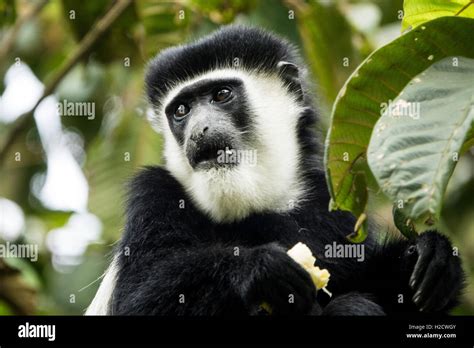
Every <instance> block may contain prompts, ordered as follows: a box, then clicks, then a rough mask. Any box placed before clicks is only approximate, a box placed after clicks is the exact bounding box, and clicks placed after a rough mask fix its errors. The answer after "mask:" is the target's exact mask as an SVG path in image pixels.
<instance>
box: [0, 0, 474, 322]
mask: <svg viewBox="0 0 474 348" xmlns="http://www.w3.org/2000/svg"><path fill="white" fill-rule="evenodd" d="M120 3H123V4H124V7H123V11H122V12H121V13H120V15H119V16H118V17H117V18H114V19H113V20H111V21H110V27H109V29H108V30H107V31H106V32H105V33H104V34H103V35H100V36H97V37H94V35H93V28H95V27H96V23H97V21H98V20H99V19H100V18H103V17H104V16H107V14H109V15H110V13H111V12H113V11H115V10H116V9H117V6H118V5H120ZM125 5H127V6H125ZM402 5H403V4H402V1H401V0H379V1H349V0H341V1H304V0H180V1H163V0H136V1H127V0H119V1H111V0H110V1H109V0H107V1H106V0H104V1H78V0H50V1H40V0H36V1H34V0H16V1H15V0H0V76H1V77H2V79H1V82H0V139H1V141H0V160H1V162H0V163H1V164H0V165H1V167H0V240H1V241H2V243H6V242H9V243H12V244H16V245H21V244H28V245H35V246H37V247H38V253H39V255H38V260H28V259H21V258H0V314H82V313H83V312H84V310H85V308H86V307H87V305H88V304H89V303H90V301H91V299H92V297H93V296H94V294H95V291H96V290H97V287H98V285H99V282H98V281H96V280H97V279H98V277H99V276H100V275H101V274H102V272H103V271H104V268H105V267H106V266H107V264H108V262H109V260H110V252H111V251H112V249H113V246H114V243H116V241H117V240H118V239H119V237H120V234H121V229H122V225H123V216H122V214H123V200H124V183H125V182H126V181H127V179H129V178H130V176H131V175H132V174H133V173H134V172H135V171H136V170H137V169H138V168H139V167H140V166H143V165H147V164H159V163H161V161H162V159H161V150H162V137H161V135H160V134H159V129H154V128H153V127H152V126H151V124H150V122H149V118H150V112H149V110H148V106H147V104H146V102H145V98H144V93H143V75H144V69H145V66H146V63H147V61H148V60H149V59H150V58H151V57H153V56H154V55H155V54H156V53H157V52H159V51H160V50H161V49H163V48H165V47H168V46H172V45H176V44H180V43H183V42H188V41H190V40H192V39H193V38H197V37H200V36H202V35H204V34H206V33H209V32H211V31H212V30H214V29H216V28H218V27H219V26H222V25H225V24H228V23H243V24H251V25H257V26H262V27H264V28H267V29H270V30H272V31H274V32H276V33H278V34H280V35H282V36H284V37H286V38H288V39H289V40H291V41H293V42H294V43H295V44H296V45H297V46H298V47H300V50H301V54H302V55H303V56H304V57H305V59H306V62H307V64H308V68H309V71H310V74H311V75H312V78H313V81H314V82H315V83H314V91H315V93H317V95H318V98H317V99H318V102H319V103H320V108H321V113H322V124H321V128H322V130H323V132H325V131H326V128H327V125H328V118H329V115H330V110H331V105H332V103H333V101H334V99H335V97H336V95H337V93H338V91H339V89H340V88H341V86H342V85H343V83H344V81H345V80H346V79H347V78H348V76H349V75H350V74H351V72H352V71H354V69H355V68H356V67H357V65H358V64H359V63H360V62H361V61H362V60H363V59H364V58H365V57H366V56H367V55H368V54H369V53H370V52H372V51H373V50H374V49H376V48H378V47H381V46H383V45H384V44H386V43H388V42H390V41H391V40H393V39H394V38H396V37H398V36H399V35H400V26H401V25H400V24H401V18H402V15H403V13H402ZM91 31H92V34H91ZM91 37H92V39H93V45H92V46H91V47H90V48H88V49H87V50H85V52H84V53H83V54H78V55H75V53H77V52H81V51H80V50H81V49H82V48H85V47H87V40H88V39H89V38H91ZM84 42H86V43H84ZM75 57H78V58H79V59H77V60H76V59H74V58H75ZM65 66H66V67H70V68H71V69H67V70H66V71H67V73H66V74H61V71H63V72H64V70H62V69H64V67H65ZM56 82H57V83H56ZM51 86H52V87H54V88H53V89H54V93H53V94H51V95H50V96H48V97H47V98H45V99H44V100H43V101H42V102H41V104H40V105H39V106H38V107H37V108H36V110H35V112H34V115H33V114H29V115H28V114H27V115H26V116H20V115H22V114H24V113H27V112H28V111H29V109H31V108H32V107H33V106H34V105H35V104H36V102H37V101H38V99H39V98H40V96H41V95H42V94H43V93H44V90H45V89H46V90H47V91H49V89H50V88H51ZM64 100H66V101H67V102H87V103H90V104H89V105H93V106H94V108H95V117H94V118H93V119H92V118H91V119H88V118H87V117H61V118H60V117H59V116H57V114H56V113H55V107H56V104H57V103H58V102H63V101H64ZM5 144H8V146H5ZM473 196H474V153H472V151H471V153H469V152H468V154H467V155H466V156H465V157H464V158H462V159H461V161H460V163H459V164H458V166H457V168H456V171H455V173H454V175H453V178H452V180H451V182H450V186H449V187H448V193H447V195H446V201H445V204H444V210H443V214H442V216H443V220H442V228H443V232H444V233H446V234H447V235H449V236H450V237H451V239H452V240H453V242H454V244H455V246H457V247H458V248H459V250H460V253H461V255H462V258H463V260H464V265H465V269H466V271H467V273H468V275H469V279H468V287H467V290H466V293H465V295H464V297H463V303H462V305H461V306H460V307H459V308H457V309H456V310H455V311H454V312H455V313H456V314H473V313H474V282H473V281H472V277H473V275H474V200H473V199H472V197H473ZM370 207H371V209H370V211H371V213H372V214H373V216H374V217H375V219H376V220H378V221H379V222H380V223H381V224H383V225H385V226H387V228H386V230H387V231H389V230H390V231H393V227H391V224H392V222H391V220H392V217H391V206H390V204H388V203H387V202H386V200H385V199H384V197H382V195H381V194H380V193H379V192H371V198H370ZM382 232H385V231H382Z"/></svg>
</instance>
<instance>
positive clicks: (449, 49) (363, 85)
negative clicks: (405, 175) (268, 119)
mask: <svg viewBox="0 0 474 348" xmlns="http://www.w3.org/2000/svg"><path fill="white" fill-rule="evenodd" d="M473 31H474V19H470V18H460V17H443V18H438V19H435V20H433V21H430V22H427V23H425V24H424V25H423V26H420V27H417V28H415V29H413V30H411V31H410V32H408V33H407V34H405V35H403V36H401V37H400V38H398V39H396V40H394V41H393V42H391V43H390V44H388V45H386V46H384V47H382V48H380V49H378V50H377V51H375V52H373V53H372V54H371V55H370V56H369V57H368V58H367V59H366V60H365V61H364V62H363V63H362V64H361V65H360V66H359V67H358V68H357V69H356V71H355V72H354V73H353V74H352V75H351V77H350V78H349V80H348V81H347V82H346V83H345V85H344V87H343V88H342V89H341V91H340V92H339V95H338V97H337V99H336V102H335V104H334V107H333V111H332V115H331V126H330V129H329V132H328V136H327V138H326V149H325V168H326V179H327V182H328V187H329V191H330V193H331V198H332V202H331V208H333V209H342V210H348V211H351V212H353V213H354V214H355V215H356V216H357V217H359V216H361V212H364V211H365V209H366V205H367V199H366V197H367V193H366V187H360V185H359V184H360V183H361V182H362V180H360V179H358V180H355V175H365V176H367V177H369V176H368V174H369V175H370V170H366V169H365V168H366V167H367V166H366V165H367V161H366V151H367V146H368V144H369V140H370V136H371V134H372V129H373V127H374V125H375V123H376V122H377V120H378V119H379V117H380V114H381V106H383V105H384V104H386V103H388V102H389V101H390V100H394V99H395V98H396V97H397V95H398V94H399V93H400V91H401V90H402V89H403V88H404V87H405V86H406V85H407V84H408V83H409V82H410V81H411V80H412V79H413V78H414V77H415V76H416V75H418V74H419V73H421V72H423V71H424V70H426V69H427V68H428V67H429V66H430V65H432V64H433V63H436V62H437V61H439V60H441V59H443V58H446V57H449V56H464V57H471V58H474V45H471V44H470V42H471V41H472V32H473ZM364 164H365V166H364ZM360 168H362V169H363V170H362V171H361V170H360ZM364 173H365V174H364ZM367 181H368V180H367ZM369 182H370V181H369ZM358 183H359V184H358ZM362 186H364V185H362Z"/></svg>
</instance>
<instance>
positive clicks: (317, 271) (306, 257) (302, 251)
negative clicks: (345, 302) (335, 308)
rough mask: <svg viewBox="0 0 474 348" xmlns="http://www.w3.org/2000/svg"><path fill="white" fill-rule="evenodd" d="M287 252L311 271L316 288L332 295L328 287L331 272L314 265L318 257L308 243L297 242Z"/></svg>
mask: <svg viewBox="0 0 474 348" xmlns="http://www.w3.org/2000/svg"><path fill="white" fill-rule="evenodd" d="M287 254H288V256H290V257H291V258H292V259H293V260H295V261H296V262H297V263H299V264H300V265H301V266H302V267H303V268H304V269H305V270H306V271H307V272H308V273H309V275H310V276H311V280H312V281H313V283H314V285H315V286H316V289H318V290H319V289H322V290H323V291H324V292H326V293H327V294H328V295H329V296H332V294H331V293H330V292H329V291H328V290H327V289H326V286H327V285H328V282H329V277H330V276H331V274H330V273H329V271H328V270H327V269H321V268H319V267H317V266H315V265H314V263H315V262H316V258H315V257H314V256H313V253H312V252H311V250H310V249H309V248H308V246H307V245H306V244H304V243H301V242H299V243H297V244H295V246H293V247H292V248H291V249H290V250H288V252H287Z"/></svg>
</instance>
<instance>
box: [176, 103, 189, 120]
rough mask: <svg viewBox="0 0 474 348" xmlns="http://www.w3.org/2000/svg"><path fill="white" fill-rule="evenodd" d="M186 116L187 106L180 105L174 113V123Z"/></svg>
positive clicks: (187, 112)
mask: <svg viewBox="0 0 474 348" xmlns="http://www.w3.org/2000/svg"><path fill="white" fill-rule="evenodd" d="M187 114H189V106H187V105H186V104H180V105H178V107H177V108H176V110H175V111H174V115H173V117H174V119H175V120H176V121H181V120H182V119H183V118H184V117H185V116H186V115H187Z"/></svg>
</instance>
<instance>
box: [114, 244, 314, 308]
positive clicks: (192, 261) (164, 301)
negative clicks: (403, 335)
mask: <svg viewBox="0 0 474 348" xmlns="http://www.w3.org/2000/svg"><path fill="white" fill-rule="evenodd" d="M235 250H236V249H235V248H234V247H224V246H219V245H214V246H205V245H201V246H196V247H195V248H186V249H171V250H166V251H164V250H160V251H158V252H156V253H155V256H154V259H153V260H151V262H150V264H149V265H148V267H147V269H146V270H143V269H142V270H141V272H143V273H141V275H138V270H136V269H135V268H134V267H135V266H132V263H134V261H133V260H130V262H127V260H126V258H123V259H122V262H121V272H120V274H119V277H118V282H117V286H116V288H115V292H114V300H113V306H112V314H118V315H128V314H143V315H234V316H235V315H247V314H253V313H256V311H257V309H258V307H259V305H260V304H262V303H264V302H266V303H268V304H269V306H270V307H271V308H272V310H273V312H274V314H292V313H294V314H296V313H298V314H305V313H309V312H310V310H312V308H313V305H314V304H315V295H316V294H315V289H314V286H313V284H312V282H311V279H310V278H309V276H308V274H307V273H306V271H304V270H303V269H302V268H301V267H300V266H299V265H298V264H296V263H294V262H293V261H292V260H291V259H290V258H289V257H288V256H287V255H286V253H285V252H284V251H283V250H280V248H279V247H277V246H275V245H266V246H262V247H256V248H250V249H247V248H244V247H242V248H239V250H240V251H239V255H238V256H237V255H236V253H235ZM143 266H145V265H142V267H143ZM290 295H291V297H290Z"/></svg>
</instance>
